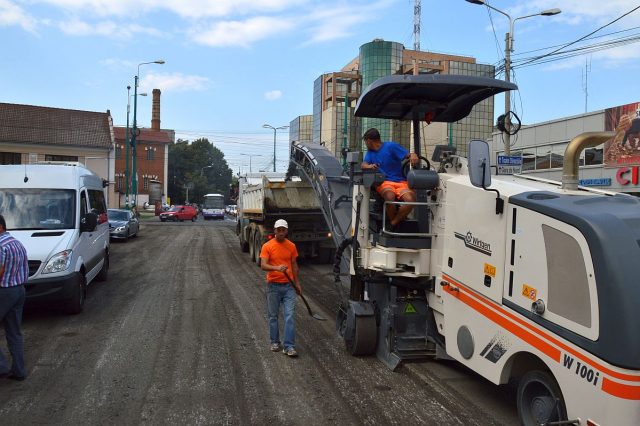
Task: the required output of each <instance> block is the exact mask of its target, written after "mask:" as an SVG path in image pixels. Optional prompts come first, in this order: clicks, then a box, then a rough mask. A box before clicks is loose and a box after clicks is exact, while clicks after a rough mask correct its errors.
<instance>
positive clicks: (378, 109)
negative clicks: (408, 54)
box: [355, 74, 518, 123]
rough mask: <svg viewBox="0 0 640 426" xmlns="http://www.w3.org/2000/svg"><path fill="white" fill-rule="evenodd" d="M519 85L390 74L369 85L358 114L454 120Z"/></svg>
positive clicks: (458, 77)
mask: <svg viewBox="0 0 640 426" xmlns="http://www.w3.org/2000/svg"><path fill="white" fill-rule="evenodd" d="M517 88H518V87H517V86H516V85H515V84H513V83H507V82H505V81H502V80H496V79H493V78H489V77H476V76H466V75H444V74H422V75H390V76H387V77H382V78H380V79H378V80H376V81H374V82H373V83H372V84H370V85H369V87H367V88H366V89H365V91H364V92H363V93H362V95H361V96H360V98H359V99H358V103H357V105H356V111H355V115H356V116H358V117H372V118H390V119H395V120H413V119H419V120H426V121H428V122H446V123H451V122H455V121H458V120H461V119H463V118H464V117H466V116H467V115H469V113H470V112H471V108H473V106H474V105H475V104H477V103H478V102H481V101H483V100H485V99H487V98H488V97H491V96H493V95H496V94H498V93H502V92H504V91H507V90H515V89H517Z"/></svg>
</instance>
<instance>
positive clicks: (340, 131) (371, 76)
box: [290, 39, 495, 157]
mask: <svg viewBox="0 0 640 426" xmlns="http://www.w3.org/2000/svg"><path fill="white" fill-rule="evenodd" d="M494 73H495V69H494V67H493V66H492V65H485V64H478V63H476V60H475V59H474V58H471V57H466V56H457V55H446V54H441V53H433V52H422V51H415V50H409V49H405V47H404V46H403V45H402V44H400V43H396V42H392V41H385V40H381V39H376V40H373V41H372V42H370V43H365V44H363V45H362V46H360V50H359V55H358V56H357V57H356V58H354V59H353V60H352V61H351V62H349V63H348V64H346V65H345V66H344V67H343V68H342V70H340V71H338V72H333V73H327V74H323V75H321V76H320V77H318V78H317V79H316V80H315V81H314V85H313V123H312V141H313V142H316V143H321V144H323V145H325V146H326V147H327V149H328V150H329V151H331V152H332V153H333V154H334V155H335V156H336V157H340V155H341V152H342V151H343V149H344V148H347V149H349V150H362V149H364V147H363V145H362V140H361V136H362V134H363V133H364V132H365V131H366V130H367V129H368V128H370V127H376V128H378V130H379V131H380V134H381V136H382V139H383V140H393V141H396V142H398V143H400V144H401V145H403V146H405V147H407V148H409V149H411V145H412V143H413V142H412V126H411V123H410V122H407V121H398V120H387V119H374V118H358V117H355V116H354V110H355V106H356V102H357V100H358V97H359V96H360V94H361V93H362V91H363V90H365V89H366V87H367V86H368V85H369V84H371V83H373V82H374V81H375V80H377V79H378V78H381V77H385V76H388V75H398V74H458V75H476V76H484V77H493V76H494ZM492 129H493V98H489V99H486V100H485V101H482V102H481V103H479V104H478V105H476V106H475V107H474V108H473V110H472V112H471V114H469V116H468V117H466V118H465V119H463V120H460V121H459V122H457V123H451V124H448V123H432V124H430V125H427V124H426V123H423V125H422V127H421V148H422V149H421V151H422V152H423V153H424V154H426V155H427V156H428V155H430V154H431V152H432V150H433V146H434V145H442V144H450V145H452V146H456V147H457V150H458V153H460V154H463V155H464V154H466V149H467V144H468V141H469V140H470V139H471V138H483V139H490V138H491V132H492ZM290 140H294V139H293V138H291V137H290Z"/></svg>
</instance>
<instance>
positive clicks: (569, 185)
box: [562, 132, 615, 190]
mask: <svg viewBox="0 0 640 426" xmlns="http://www.w3.org/2000/svg"><path fill="white" fill-rule="evenodd" d="M614 136H615V133H614V132H585V133H581V134H579V135H578V136H576V137H575V138H573V139H572V140H571V142H569V145H567V149H566V150H565V151H564V163H563V165H562V189H568V190H576V189H578V167H579V164H578V163H579V161H580V154H581V153H582V151H583V150H584V149H586V148H591V147H594V146H598V145H600V144H601V143H604V142H606V141H608V140H609V139H611V138H612V137H614ZM603 151H604V150H603Z"/></svg>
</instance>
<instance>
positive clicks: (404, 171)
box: [402, 155, 431, 178]
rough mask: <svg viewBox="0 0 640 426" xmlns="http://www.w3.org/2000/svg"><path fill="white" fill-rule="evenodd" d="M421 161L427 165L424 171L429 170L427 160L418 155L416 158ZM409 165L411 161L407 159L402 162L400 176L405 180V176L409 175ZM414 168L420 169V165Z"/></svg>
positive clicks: (429, 165)
mask: <svg viewBox="0 0 640 426" xmlns="http://www.w3.org/2000/svg"><path fill="white" fill-rule="evenodd" d="M418 158H419V159H420V160H421V161H424V162H425V163H427V168H426V170H431V163H430V162H429V160H427V159H426V158H425V157H423V156H422V155H420V156H419V157H418ZM410 164H411V161H410V160H409V159H408V158H407V159H406V160H402V176H404V177H405V178H406V177H407V174H408V173H409V166H410ZM415 168H417V169H418V168H421V167H420V164H419V165H418V166H416V167H415Z"/></svg>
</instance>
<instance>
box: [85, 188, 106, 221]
mask: <svg viewBox="0 0 640 426" xmlns="http://www.w3.org/2000/svg"><path fill="white" fill-rule="evenodd" d="M89 208H90V210H91V211H92V212H93V213H95V214H97V215H98V216H100V215H101V214H103V213H107V205H106V204H105V202H104V192H102V191H99V190H97V189H90V190H89Z"/></svg>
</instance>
